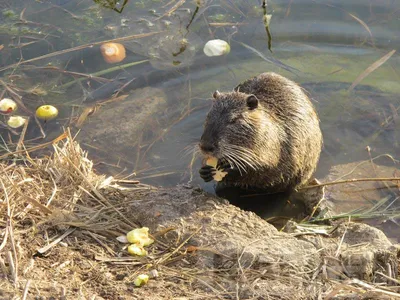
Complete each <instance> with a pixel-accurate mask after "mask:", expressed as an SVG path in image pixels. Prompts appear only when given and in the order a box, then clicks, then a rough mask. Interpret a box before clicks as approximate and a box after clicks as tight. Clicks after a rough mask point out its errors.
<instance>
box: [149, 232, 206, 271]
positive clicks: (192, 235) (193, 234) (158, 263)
mask: <svg viewBox="0 0 400 300" xmlns="http://www.w3.org/2000/svg"><path fill="white" fill-rule="evenodd" d="M201 229H202V227H199V228H198V229H197V230H196V231H195V232H194V233H192V234H191V235H190V236H189V237H188V238H187V239H186V240H184V241H183V242H182V243H181V244H180V245H179V246H178V247H177V248H176V249H175V250H174V251H172V252H170V253H168V254H167V255H166V256H164V257H162V258H161V259H160V260H159V261H158V262H156V263H155V265H160V264H161V263H163V262H165V261H166V260H167V259H169V258H170V257H171V256H172V255H174V254H175V253H176V252H178V251H179V250H180V249H181V248H182V247H183V246H184V245H185V244H186V243H187V242H188V241H189V240H190V239H191V238H192V237H194V236H195V235H196V234H198V233H199V232H200V230H201Z"/></svg>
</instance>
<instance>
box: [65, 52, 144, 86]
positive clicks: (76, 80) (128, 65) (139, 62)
mask: <svg viewBox="0 0 400 300" xmlns="http://www.w3.org/2000/svg"><path fill="white" fill-rule="evenodd" d="M148 61H149V60H148V59H144V60H139V61H134V62H130V63H128V64H125V65H120V66H116V67H112V68H108V69H106V70H101V71H99V72H95V73H93V74H89V75H88V77H89V78H96V77H97V76H101V75H105V74H108V73H111V72H114V71H118V70H123V69H126V68H129V67H132V66H136V65H139V64H143V63H145V62H148ZM85 79H86V77H84V78H79V79H75V80H73V81H70V82H67V83H65V84H63V85H60V86H59V88H60V89H65V88H67V87H69V86H71V85H73V84H75V83H77V82H81V81H83V80H85Z"/></svg>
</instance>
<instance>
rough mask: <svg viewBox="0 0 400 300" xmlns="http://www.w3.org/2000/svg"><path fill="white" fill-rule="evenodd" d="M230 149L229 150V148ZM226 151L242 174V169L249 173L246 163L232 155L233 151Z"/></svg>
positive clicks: (226, 155)
mask: <svg viewBox="0 0 400 300" xmlns="http://www.w3.org/2000/svg"><path fill="white" fill-rule="evenodd" d="M228 151H229V150H228ZM228 151H227V152H226V154H225V157H227V158H228V159H230V160H231V161H232V163H233V165H234V166H235V167H237V168H238V170H239V173H240V175H242V171H243V172H244V173H247V171H246V168H245V165H243V163H242V162H241V161H239V160H238V159H237V158H236V157H235V156H232V153H229V152H228Z"/></svg>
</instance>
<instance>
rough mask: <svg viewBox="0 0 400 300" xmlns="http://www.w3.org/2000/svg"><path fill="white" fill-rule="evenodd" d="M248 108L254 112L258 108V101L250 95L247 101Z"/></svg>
mask: <svg viewBox="0 0 400 300" xmlns="http://www.w3.org/2000/svg"><path fill="white" fill-rule="evenodd" d="M246 104H247V107H248V108H249V109H250V110H252V109H256V108H257V107H258V99H257V98H256V96H254V95H250V96H248V97H247V99H246Z"/></svg>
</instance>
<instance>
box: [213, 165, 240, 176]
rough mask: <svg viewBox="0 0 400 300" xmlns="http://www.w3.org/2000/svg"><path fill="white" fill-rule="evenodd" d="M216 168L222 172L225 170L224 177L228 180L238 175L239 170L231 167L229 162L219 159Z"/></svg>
mask: <svg viewBox="0 0 400 300" xmlns="http://www.w3.org/2000/svg"><path fill="white" fill-rule="evenodd" d="M217 169H218V170H221V171H222V172H226V173H227V175H226V177H227V178H228V179H229V180H232V179H235V178H236V177H237V176H240V171H239V169H238V168H236V167H232V166H231V165H230V163H229V162H227V161H221V162H218V164H217Z"/></svg>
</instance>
